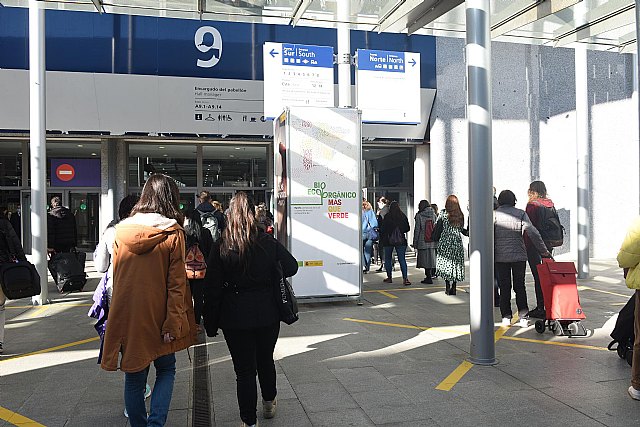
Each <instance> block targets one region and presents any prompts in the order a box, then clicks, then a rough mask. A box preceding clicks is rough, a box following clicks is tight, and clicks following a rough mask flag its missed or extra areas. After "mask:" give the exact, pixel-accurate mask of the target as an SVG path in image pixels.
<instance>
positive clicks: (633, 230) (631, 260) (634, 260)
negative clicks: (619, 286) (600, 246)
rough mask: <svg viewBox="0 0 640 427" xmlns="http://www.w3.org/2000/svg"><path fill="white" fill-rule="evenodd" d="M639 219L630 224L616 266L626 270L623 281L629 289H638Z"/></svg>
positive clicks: (639, 278)
mask: <svg viewBox="0 0 640 427" xmlns="http://www.w3.org/2000/svg"><path fill="white" fill-rule="evenodd" d="M638 264H640V218H636V220H635V221H634V222H633V224H631V227H629V230H628V231H627V235H626V237H625V238H624V241H623V242H622V247H620V252H618V265H619V266H620V267H621V268H628V269H629V271H627V277H626V279H625V281H626V283H627V287H628V288H629V289H640V269H638Z"/></svg>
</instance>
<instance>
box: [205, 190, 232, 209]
mask: <svg viewBox="0 0 640 427" xmlns="http://www.w3.org/2000/svg"><path fill="white" fill-rule="evenodd" d="M205 190H207V191H209V193H211V201H214V200H217V201H218V202H220V203H222V209H223V210H225V209H227V208H228V207H229V202H230V201H231V198H232V197H233V196H234V194H236V192H235V190H213V189H206V188H205Z"/></svg>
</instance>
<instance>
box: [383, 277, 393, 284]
mask: <svg viewBox="0 0 640 427" xmlns="http://www.w3.org/2000/svg"><path fill="white" fill-rule="evenodd" d="M383 282H384V283H392V282H393V281H392V280H391V277H387V278H386V279H384V280H383Z"/></svg>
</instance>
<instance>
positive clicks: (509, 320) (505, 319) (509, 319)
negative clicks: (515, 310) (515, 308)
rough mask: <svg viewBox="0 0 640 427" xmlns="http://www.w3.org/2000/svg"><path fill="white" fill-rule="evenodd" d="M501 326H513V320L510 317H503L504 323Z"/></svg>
mask: <svg viewBox="0 0 640 427" xmlns="http://www.w3.org/2000/svg"><path fill="white" fill-rule="evenodd" d="M500 325H501V326H511V318H510V317H503V318H502V323H500Z"/></svg>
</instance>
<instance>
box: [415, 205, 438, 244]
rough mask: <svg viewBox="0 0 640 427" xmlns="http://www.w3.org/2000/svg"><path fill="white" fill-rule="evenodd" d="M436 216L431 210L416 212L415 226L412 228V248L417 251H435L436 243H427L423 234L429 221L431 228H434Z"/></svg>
mask: <svg viewBox="0 0 640 427" xmlns="http://www.w3.org/2000/svg"><path fill="white" fill-rule="evenodd" d="M437 220H438V219H437V218H436V214H435V212H434V211H433V209H431V208H426V209H424V210H422V211H420V212H418V213H417V214H416V216H415V226H414V228H413V247H414V248H415V249H418V250H422V249H435V248H437V247H438V242H433V241H431V242H427V241H426V240H425V239H424V238H425V236H424V233H425V230H426V228H427V222H428V221H431V222H432V223H433V226H434V227H435V226H436V221H437Z"/></svg>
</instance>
